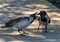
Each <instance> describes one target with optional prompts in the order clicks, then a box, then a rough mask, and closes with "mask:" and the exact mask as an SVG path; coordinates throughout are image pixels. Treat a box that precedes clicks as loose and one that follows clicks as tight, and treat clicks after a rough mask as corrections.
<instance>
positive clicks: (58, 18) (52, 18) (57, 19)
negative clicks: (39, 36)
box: [51, 18, 60, 20]
mask: <svg viewBox="0 0 60 42" xmlns="http://www.w3.org/2000/svg"><path fill="white" fill-rule="evenodd" d="M51 20H60V18H52V19H51Z"/></svg>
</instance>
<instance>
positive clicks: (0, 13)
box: [0, 0, 60, 42]
mask: <svg viewBox="0 0 60 42" xmlns="http://www.w3.org/2000/svg"><path fill="white" fill-rule="evenodd" d="M39 10H45V11H46V12H47V13H48V15H49V16H50V18H51V24H50V25H49V26H48V31H49V32H48V33H44V32H43V31H42V30H39V31H37V28H38V21H37V20H35V21H34V22H33V23H32V24H31V25H30V26H28V27H26V28H24V30H25V32H27V33H28V34H25V35H26V36H20V35H19V33H18V32H17V28H4V29H2V28H0V42H60V9H58V8H57V7H55V6H53V5H52V4H50V3H49V2H47V1H46V0H0V26H2V25H4V23H5V22H7V21H8V20H10V19H14V18H17V17H20V16H29V15H30V14H32V13H34V12H36V11H39ZM41 27H42V26H41Z"/></svg>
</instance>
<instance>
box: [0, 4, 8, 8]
mask: <svg viewBox="0 0 60 42" xmlns="http://www.w3.org/2000/svg"><path fill="white" fill-rule="evenodd" d="M8 5H9V4H5V3H4V4H0V8H3V7H6V6H8Z"/></svg>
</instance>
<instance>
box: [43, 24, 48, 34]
mask: <svg viewBox="0 0 60 42" xmlns="http://www.w3.org/2000/svg"><path fill="white" fill-rule="evenodd" d="M47 26H48V23H46V24H45V28H44V32H45V33H47V32H48V31H47Z"/></svg>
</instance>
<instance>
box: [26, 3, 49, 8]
mask: <svg viewBox="0 0 60 42" xmlns="http://www.w3.org/2000/svg"><path fill="white" fill-rule="evenodd" d="M26 6H27V7H34V6H35V7H37V8H49V7H48V6H47V5H44V4H30V5H26Z"/></svg>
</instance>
